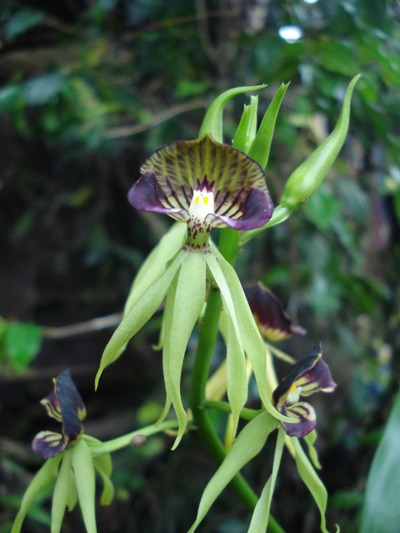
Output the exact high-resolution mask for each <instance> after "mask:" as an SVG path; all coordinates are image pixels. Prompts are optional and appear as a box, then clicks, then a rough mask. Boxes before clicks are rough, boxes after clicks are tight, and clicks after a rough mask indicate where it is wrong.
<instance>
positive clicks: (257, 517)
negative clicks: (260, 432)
mask: <svg viewBox="0 0 400 533" xmlns="http://www.w3.org/2000/svg"><path fill="white" fill-rule="evenodd" d="M285 435H286V434H285V432H284V430H283V429H282V428H280V429H278V438H277V440H276V445H275V454H274V462H273V465H272V473H271V476H270V478H269V479H268V482H267V484H266V485H265V487H264V489H263V491H262V493H261V496H260V498H259V500H258V502H257V505H256V507H255V509H254V512H253V516H252V518H251V522H250V526H249V530H248V533H261V532H264V531H266V530H267V526H268V519H269V512H270V509H271V502H272V496H273V494H274V490H275V483H276V478H277V476H278V472H279V467H280V464H281V458H282V452H283V447H284V444H285Z"/></svg>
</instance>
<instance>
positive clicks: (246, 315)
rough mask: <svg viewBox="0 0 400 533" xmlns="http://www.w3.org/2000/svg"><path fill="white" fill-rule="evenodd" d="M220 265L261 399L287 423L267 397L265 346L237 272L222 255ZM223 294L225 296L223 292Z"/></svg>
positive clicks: (285, 418) (219, 258)
mask: <svg viewBox="0 0 400 533" xmlns="http://www.w3.org/2000/svg"><path fill="white" fill-rule="evenodd" d="M218 264H219V266H220V268H221V270H222V272H223V276H224V280H225V283H227V285H228V286H229V292H230V294H231V298H232V300H233V301H234V308H235V309H236V313H235V315H236V318H237V327H238V332H239V334H240V338H241V339H242V342H243V347H244V350H245V352H246V354H247V356H248V358H249V359H250V362H251V365H252V368H253V372H254V377H255V379H256V383H257V388H258V392H259V395H260V398H261V400H262V402H263V404H264V406H265V408H266V409H267V411H268V412H269V413H271V414H272V415H273V416H274V417H275V418H278V419H279V420H284V421H286V422H287V421H289V419H288V418H287V417H285V416H284V415H282V414H281V413H279V412H278V411H277V410H276V409H275V407H274V406H273V405H272V403H271V400H270V399H269V397H268V395H267V390H268V389H267V387H268V385H267V381H266V358H267V357H266V353H265V345H264V341H263V340H262V338H261V335H260V332H259V331H258V327H257V324H256V323H255V320H254V317H253V315H252V313H251V310H250V307H249V304H248V302H247V298H246V296H245V294H244V292H243V288H242V285H241V283H240V281H239V278H238V277H237V274H236V271H235V269H234V268H233V266H232V265H231V264H230V263H228V262H227V261H226V260H225V259H224V258H223V257H222V255H221V254H218ZM220 288H221V287H220ZM221 294H222V295H223V293H222V290H221ZM268 393H269V395H270V396H271V395H272V391H268ZM290 421H293V422H296V419H290Z"/></svg>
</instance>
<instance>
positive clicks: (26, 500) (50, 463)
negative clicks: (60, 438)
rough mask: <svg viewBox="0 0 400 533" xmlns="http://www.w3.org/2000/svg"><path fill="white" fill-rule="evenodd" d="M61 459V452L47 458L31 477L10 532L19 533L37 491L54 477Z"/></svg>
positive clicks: (43, 487) (37, 493)
mask: <svg viewBox="0 0 400 533" xmlns="http://www.w3.org/2000/svg"><path fill="white" fill-rule="evenodd" d="M61 459H62V454H61V455H58V456H57V457H53V458H52V459H48V460H47V461H46V462H45V463H44V465H43V466H42V467H41V469H40V470H39V471H38V472H37V474H36V475H35V477H34V478H33V479H32V481H31V482H30V484H29V487H28V488H27V489H26V492H25V494H24V497H23V498H22V502H21V507H20V509H19V511H18V514H17V516H16V517H15V520H14V524H13V526H12V529H11V533H19V532H20V531H21V527H22V523H23V521H24V518H25V516H26V514H27V513H28V511H29V508H30V507H31V505H32V503H33V501H34V500H35V499H36V498H37V496H38V495H39V493H40V492H41V491H42V490H43V489H45V488H46V487H47V485H49V483H51V482H52V481H54V479H55V478H56V476H57V472H58V465H59V463H60V461H61Z"/></svg>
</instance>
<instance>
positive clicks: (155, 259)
mask: <svg viewBox="0 0 400 533" xmlns="http://www.w3.org/2000/svg"><path fill="white" fill-rule="evenodd" d="M186 234H187V225H186V224H183V223H182V222H176V223H175V224H173V225H172V226H171V229H170V230H169V231H168V232H167V233H166V234H165V235H164V236H163V237H162V239H161V240H160V242H159V243H158V244H157V246H155V248H153V250H152V251H151V253H150V255H149V256H148V257H147V259H146V260H145V261H144V263H143V264H142V266H141V267H140V269H139V271H138V273H137V274H136V276H135V279H134V280H133V284H132V287H131V290H130V292H129V296H128V298H127V300H126V303H125V307H124V316H126V315H127V314H128V313H129V310H130V309H131V307H133V306H134V305H135V303H136V302H137V300H138V299H139V298H140V296H141V295H142V294H143V293H144V292H145V291H146V290H147V289H148V288H149V287H151V285H153V283H155V282H156V281H157V279H159V278H160V277H161V276H162V274H163V273H164V271H165V270H166V268H167V264H168V261H170V260H171V259H172V258H173V257H174V256H175V255H176V254H177V253H178V252H179V250H180V249H181V248H182V247H183V246H184V244H185V241H186Z"/></svg>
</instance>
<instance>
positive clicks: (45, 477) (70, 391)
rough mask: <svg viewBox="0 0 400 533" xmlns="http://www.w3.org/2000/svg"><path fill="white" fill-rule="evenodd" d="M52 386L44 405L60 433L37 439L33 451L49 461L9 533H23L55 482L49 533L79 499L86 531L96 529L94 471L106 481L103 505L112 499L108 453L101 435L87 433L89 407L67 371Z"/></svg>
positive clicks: (45, 433)
mask: <svg viewBox="0 0 400 533" xmlns="http://www.w3.org/2000/svg"><path fill="white" fill-rule="evenodd" d="M53 383H54V390H53V391H52V392H51V393H50V394H49V395H48V396H47V397H46V398H44V399H43V400H42V401H41V403H42V404H43V405H44V406H45V407H46V410H47V413H48V415H49V416H51V417H52V418H55V419H56V420H57V421H59V422H61V423H62V433H54V432H51V431H41V432H40V433H38V434H37V435H36V437H35V438H34V440H33V443H32V447H33V450H34V452H35V453H37V454H38V455H40V457H42V458H43V459H47V460H46V461H45V463H44V464H43V466H42V467H41V468H40V470H39V471H38V472H37V473H36V475H35V476H34V478H33V479H32V481H31V483H30V485H29V487H28V488H27V490H26V492H25V494H24V497H23V499H22V503H21V506H20V509H19V511H18V514H17V516H16V517H15V520H14V524H13V526H12V530H11V533H20V531H21V527H22V524H23V521H24V519H25V516H26V514H27V513H28V512H29V509H30V507H31V505H32V504H33V502H34V501H35V499H36V498H37V497H38V495H39V494H40V493H41V492H42V491H43V490H44V489H45V488H46V487H48V486H49V485H50V484H54V489H53V500H52V507H51V531H52V533H60V531H61V528H62V522H63V518H64V514H65V510H66V509H68V510H69V511H71V510H72V509H73V508H74V507H75V505H76V504H77V502H78V501H79V504H80V507H81V511H82V517H83V521H84V524H85V529H86V531H87V532H88V533H96V532H97V527H96V513H95V496H96V480H95V477H96V472H97V474H98V475H99V476H100V477H101V479H102V482H103V490H102V493H101V496H100V503H101V504H102V505H109V504H110V503H111V501H112V499H113V497H114V487H113V484H112V482H111V480H110V476H111V472H112V461H111V455H110V454H109V453H107V452H106V453H99V452H98V449H99V444H101V443H100V442H99V441H98V440H97V439H94V438H93V437H90V436H89V435H84V434H83V425H82V420H83V419H84V418H85V416H86V410H85V406H84V403H83V401H82V398H81V395H80V394H79V392H78V390H77V388H76V387H75V384H74V382H73V381H72V378H71V373H70V371H69V370H64V371H63V372H61V374H59V375H58V376H57V377H56V378H54V379H53Z"/></svg>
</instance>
